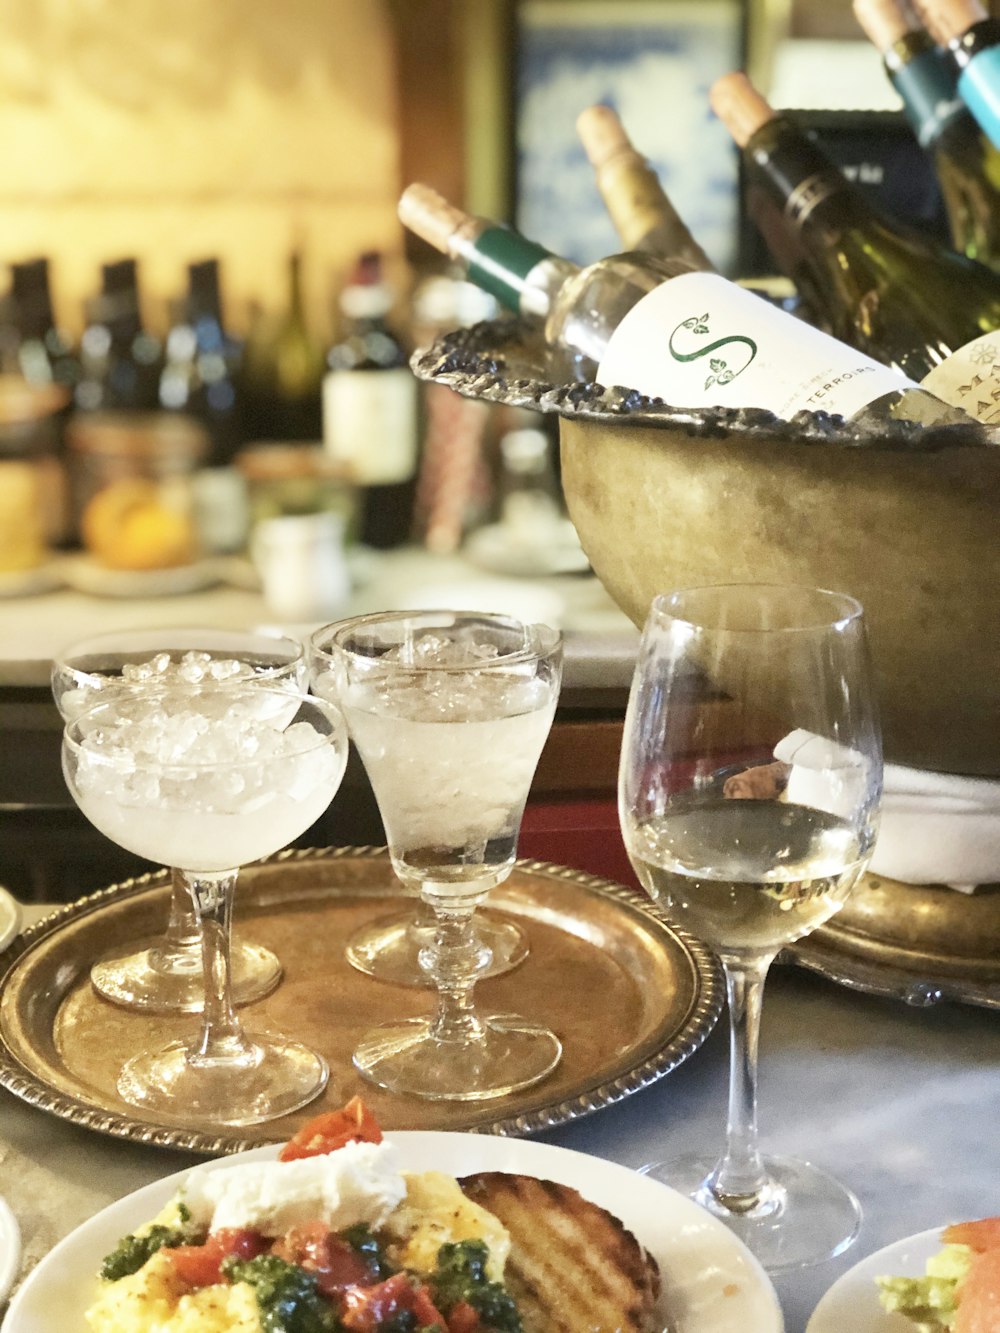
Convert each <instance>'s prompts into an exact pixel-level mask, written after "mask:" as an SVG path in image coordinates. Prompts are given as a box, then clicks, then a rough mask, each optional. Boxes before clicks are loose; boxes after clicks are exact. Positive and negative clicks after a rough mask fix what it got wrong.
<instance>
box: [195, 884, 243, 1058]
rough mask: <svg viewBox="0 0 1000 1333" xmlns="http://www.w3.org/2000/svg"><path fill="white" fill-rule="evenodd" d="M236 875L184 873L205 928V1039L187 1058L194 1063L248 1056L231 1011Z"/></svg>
mask: <svg viewBox="0 0 1000 1333" xmlns="http://www.w3.org/2000/svg"><path fill="white" fill-rule="evenodd" d="M238 873H239V871H237V870H227V871H221V872H211V873H210V872H204V871H191V872H188V871H184V872H183V880H184V883H185V885H186V887H187V890H188V893H189V894H190V896H191V902H192V904H193V906H194V910H195V914H196V918H197V920H198V922H199V924H200V929H201V960H202V969H203V973H204V985H205V1003H204V1008H203V1010H202V1022H201V1036H200V1037H199V1039H198V1044H197V1046H196V1047H195V1048H194V1049H193V1050H192V1051H191V1053H190V1055H189V1057H188V1058H189V1060H190V1062H191V1063H192V1064H213V1065H219V1064H229V1063H232V1062H234V1061H239V1060H245V1059H246V1058H247V1057H248V1055H249V1053H250V1047H249V1044H248V1042H247V1041H246V1038H245V1037H244V1035H243V1027H242V1024H241V1023H240V1021H239V1019H238V1018H237V1017H236V1010H235V1009H234V1008H233V995H232V976H231V970H230V959H229V947H230V939H231V932H232V920H233V894H234V892H235V889H236V876H237V875H238Z"/></svg>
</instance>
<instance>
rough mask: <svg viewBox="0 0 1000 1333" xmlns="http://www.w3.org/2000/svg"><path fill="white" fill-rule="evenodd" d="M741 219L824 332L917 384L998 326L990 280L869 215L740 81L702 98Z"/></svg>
mask: <svg viewBox="0 0 1000 1333" xmlns="http://www.w3.org/2000/svg"><path fill="white" fill-rule="evenodd" d="M711 101H712V106H713V108H714V110H715V112H716V114H717V115H718V116H719V118H720V119H721V120H722V121H723V122H724V123H725V124H726V126H727V127H728V129H729V131H730V133H731V134H732V136H733V138H734V139H735V141H736V143H737V144H738V145H739V146H740V147H741V148H742V150H743V156H744V162H745V165H746V191H747V194H746V198H747V206H748V210H749V212H750V214H751V216H752V217H753V219H754V221H755V222H756V224H757V226H758V228H759V229H760V231H761V234H762V235H763V237H764V239H765V240H766V242H767V244H768V246H769V248H770V250H771V252H772V254H773V256H774V258H775V260H776V261H777V262H778V264H779V266H780V267H781V268H782V270H783V271H784V272H785V273H787V274H788V276H789V277H790V278H791V279H792V280H793V282H794V283H795V284H796V286H797V287H798V289H799V291H800V292H801V293H802V295H803V296H804V298H805V300H806V302H807V304H808V306H809V308H810V310H812V311H813V312H814V313H815V314H816V316H817V318H818V320H819V321H820V322H821V323H822V325H823V327H824V328H826V329H827V331H828V332H829V333H832V334H833V335H834V337H836V338H839V339H841V340H842V341H844V342H846V343H850V345H851V346H852V347H856V348H858V349H859V350H860V351H863V352H865V353H867V354H868V355H869V356H871V357H874V358H875V359H876V360H878V361H881V362H883V363H884V364H885V365H888V366H893V367H895V368H896V369H897V370H899V371H901V372H902V374H904V375H906V376H907V377H908V378H910V379H912V380H916V381H917V382H920V381H922V380H923V379H924V378H925V376H926V375H928V374H929V373H930V372H931V371H932V370H933V369H934V368H935V367H936V366H937V365H939V364H940V363H941V362H942V361H944V360H946V358H948V357H949V356H951V355H952V354H953V353H955V352H957V351H958V350H959V349H960V348H962V347H964V346H965V345H966V344H967V343H970V342H972V341H973V339H975V338H977V337H979V336H981V335H982V334H984V333H988V332H989V331H991V330H993V329H995V328H997V327H998V326H1000V275H998V274H996V273H994V272H993V271H992V270H991V269H989V268H987V267H986V266H985V265H983V264H979V263H977V262H976V261H975V260H972V259H968V258H967V257H966V256H965V255H959V254H956V253H955V252H954V251H952V250H949V249H948V248H947V247H946V246H943V245H939V244H938V243H936V242H935V241H933V240H931V239H930V238H928V237H927V236H925V235H923V234H922V233H920V232H917V231H915V230H911V229H909V228H907V227H905V226H904V225H903V224H901V223H896V222H895V221H891V220H890V219H889V218H887V217H886V216H884V215H883V214H882V213H880V212H879V211H877V210H876V209H875V208H874V207H873V206H872V205H871V204H869V203H868V201H867V200H866V199H865V197H864V196H863V195H862V194H861V192H860V191H859V190H858V189H856V188H855V187H854V186H853V185H852V184H851V183H850V182H849V181H848V180H847V179H846V177H845V176H844V175H843V173H842V172H841V171H840V169H839V168H838V167H837V166H836V165H835V164H834V163H833V162H831V161H830V159H829V158H828V157H827V156H826V154H825V153H824V152H823V150H822V149H821V148H820V147H819V145H818V144H817V143H815V141H814V140H812V139H810V138H809V137H808V136H807V135H806V134H805V133H804V132H803V131H802V130H801V129H799V127H798V126H797V125H796V123H795V121H794V119H793V118H792V117H791V116H790V115H787V114H779V113H777V112H775V111H774V110H773V109H772V108H771V107H770V106H769V105H768V103H767V101H766V100H765V99H764V98H763V97H762V96H761V95H760V93H758V92H757V90H756V89H755V88H754V87H753V85H752V84H751V82H750V80H749V79H748V78H747V77H746V75H745V74H738V73H734V74H727V75H725V76H724V77H723V78H721V79H718V80H717V81H716V82H715V83H714V84H713V85H712V89H711Z"/></svg>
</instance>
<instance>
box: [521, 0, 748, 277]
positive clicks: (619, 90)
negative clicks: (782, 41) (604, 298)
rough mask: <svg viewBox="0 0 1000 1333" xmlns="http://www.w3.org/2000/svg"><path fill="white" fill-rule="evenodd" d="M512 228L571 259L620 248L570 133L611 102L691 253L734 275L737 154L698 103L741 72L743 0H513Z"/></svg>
mask: <svg viewBox="0 0 1000 1333" xmlns="http://www.w3.org/2000/svg"><path fill="white" fill-rule="evenodd" d="M514 27H515V30H514V34H513V37H514V71H513V75H514V77H513V88H514V107H513V120H514V139H515V161H514V164H513V188H514V208H513V221H514V224H515V226H516V227H517V228H518V230H519V231H521V232H523V233H524V234H525V235H526V236H530V237H532V238H533V239H534V240H537V241H539V242H541V244H543V245H546V246H548V248H549V249H551V250H554V251H555V252H556V253H558V254H562V255H565V256H566V257H567V258H569V259H574V260H576V261H577V262H578V263H590V262H592V261H593V260H595V259H599V258H600V257H601V256H602V255H607V254H613V253H615V251H616V250H619V249H620V248H621V244H620V242H619V241H618V238H617V236H616V234H615V231H614V229H613V227H612V225H611V222H610V220H609V218H608V216H607V213H606V211H605V209H604V204H603V202H602V200H601V198H600V195H599V194H598V192H597V189H596V186H595V185H594V175H593V169H592V168H591V166H590V163H589V162H588V161H587V158H586V155H585V153H584V151H583V148H582V147H581V145H580V142H579V140H578V138H577V134H576V118H577V116H578V115H579V113H580V112H581V111H582V110H583V109H584V108H585V107H587V106H589V105H591V104H592V103H594V102H604V103H607V104H608V105H611V106H613V107H614V108H615V110H616V111H617V112H618V114H619V116H620V117H621V120H622V123H623V124H624V126H625V129H626V130H627V131H628V134H629V136H630V137H631V139H632V141H633V143H634V144H635V146H636V147H637V148H638V149H639V151H640V152H641V153H642V154H643V155H644V156H645V157H646V158H647V159H648V160H649V162H650V164H651V165H652V166H653V167H654V168H655V170H656V171H657V173H658V175H659V178H660V181H661V183H662V185H663V188H664V189H665V190H666V192H667V194H668V195H669V196H670V198H671V200H672V201H673V204H674V206H675V207H676V208H677V210H678V212H679V213H680V214H681V216H682V217H683V218H684V220H685V222H686V223H687V225H688V227H689V228H690V230H691V232H692V233H693V234H694V236H695V237H696V238H697V240H698V242H699V243H700V245H701V246H702V248H703V249H704V250H705V251H706V252H707V253H708V254H709V256H710V257H711V258H712V260H713V261H714V262H715V264H716V265H717V266H718V267H719V268H720V269H721V270H722V271H723V272H733V271H734V269H735V265H736V261H737V246H738V232H739V172H738V159H737V152H736V149H735V147H734V145H733V143H732V140H731V139H730V137H729V134H728V132H727V130H726V129H725V127H724V126H723V125H722V124H721V123H720V122H719V121H718V120H716V118H715V116H714V115H713V113H712V110H711V108H710V106H709V103H708V90H709V87H710V85H711V84H712V82H713V81H714V80H715V79H716V78H718V77H719V76H720V75H722V74H725V73H727V72H728V71H729V70H733V69H738V68H741V67H742V66H743V62H744V55H745V47H746V14H745V3H744V0H518V3H517V5H516V7H515V20H514Z"/></svg>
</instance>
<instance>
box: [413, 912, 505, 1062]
mask: <svg viewBox="0 0 1000 1333" xmlns="http://www.w3.org/2000/svg"><path fill="white" fill-rule="evenodd" d="M469 887H470V888H471V887H473V886H469ZM487 892H488V888H483V887H475V889H474V891H473V892H468V891H467V892H463V893H461V894H455V893H453V892H449V893H448V894H447V895H442V894H436V893H435V892H434V889H433V886H428V885H424V886H423V889H422V894H423V901H424V902H426V903H427V904H428V906H429V907H431V908H432V909H433V911H434V915H435V917H436V919H437V929H436V931H435V933H434V942H433V944H431V945H429V946H428V947H427V948H426V949H421V951H420V966H421V967H422V968H423V969H424V971H425V972H426V973H427V975H428V977H429V979H430V980H431V981H432V982H433V983H434V986H435V989H436V990H437V1001H438V1007H437V1013H436V1014H435V1016H434V1021H433V1023H432V1025H431V1034H432V1036H433V1037H434V1038H435V1039H436V1040H438V1041H442V1042H452V1043H458V1044H460V1045H463V1046H464V1045H468V1044H469V1043H470V1042H476V1041H481V1040H482V1039H483V1036H484V1033H485V1028H484V1027H483V1023H482V1020H481V1019H480V1018H479V1015H478V1014H477V1013H476V1010H475V1006H474V1004H473V990H474V989H475V985H476V982H477V981H478V979H479V977H480V976H482V974H483V973H484V972H485V971H486V969H487V968H488V967H489V965H490V962H491V960H492V957H493V954H492V952H491V950H490V949H489V948H488V947H487V946H486V945H484V944H482V943H480V941H479V939H478V937H477V935H476V932H475V930H474V928H473V917H474V915H475V911H476V908H477V907H478V906H479V904H480V903H481V902H482V901H483V899H484V898H485V897H486V894H487Z"/></svg>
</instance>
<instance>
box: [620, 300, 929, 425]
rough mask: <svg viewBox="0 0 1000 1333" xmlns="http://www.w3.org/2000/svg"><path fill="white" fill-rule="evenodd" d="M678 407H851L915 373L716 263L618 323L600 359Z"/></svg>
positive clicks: (788, 410)
mask: <svg viewBox="0 0 1000 1333" xmlns="http://www.w3.org/2000/svg"><path fill="white" fill-rule="evenodd" d="M597 378H598V380H599V381H600V383H601V384H603V385H605V386H606V387H611V386H612V385H621V386H622V387H624V388H628V389H638V391H639V392H640V393H644V394H648V395H649V396H650V397H655V398H662V399H663V400H664V401H665V402H667V403H669V404H670V406H671V407H677V408H702V407H762V408H766V409H768V410H769V411H771V412H774V413H775V414H776V415H777V416H779V417H785V418H787V417H790V416H794V414H795V413H796V412H799V411H803V410H805V411H808V412H831V413H837V414H839V415H841V416H844V417H852V416H854V415H855V414H856V413H858V412H860V411H861V409H862V408H864V407H866V406H867V405H868V404H869V403H871V402H874V401H875V400H876V399H878V398H882V397H883V396H885V395H886V394H890V393H899V392H900V390H903V389H906V388H908V387H910V388H912V387H913V385H912V383H911V381H910V380H908V379H906V378H905V377H904V376H902V375H900V374H898V373H897V372H896V371H894V370H890V369H889V367H888V366H883V365H881V364H880V363H879V362H878V361H873V360H872V359H871V357H867V356H865V355H864V354H863V353H862V352H856V351H854V350H853V348H850V347H848V346H846V345H845V344H844V343H842V342H838V341H837V339H836V338H831V337H830V336H829V335H828V334H826V333H822V332H820V330H819V329H815V328H813V327H812V326H811V325H809V324H805V323H803V321H802V320H799V319H796V318H795V316H794V315H787V314H785V312H784V311H783V310H779V309H778V308H777V307H776V306H773V305H771V304H770V303H769V302H768V301H766V300H764V298H763V297H760V296H757V295H755V294H754V293H753V292H748V291H746V290H744V288H742V287H737V286H736V285H735V283H732V282H728V281H727V280H726V279H725V278H721V277H719V276H718V275H717V274H713V273H683V274H681V275H680V276H678V277H676V278H671V279H670V280H669V281H667V282H664V283H662V284H661V285H660V286H659V287H656V288H654V289H653V291H651V292H649V293H648V295H646V296H644V297H643V298H642V300H641V301H639V303H638V304H637V305H635V306H633V307H632V309H631V310H630V311H629V312H628V314H627V315H626V316H625V318H624V319H623V320H622V322H621V323H620V324H619V325H618V327H617V329H615V331H614V333H613V334H612V336H611V339H610V341H609V343H608V347H607V350H606V351H605V353H604V356H603V358H602V359H601V364H600V365H599V366H598V368H597Z"/></svg>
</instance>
